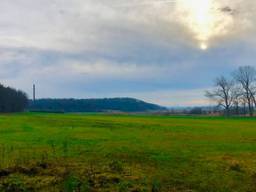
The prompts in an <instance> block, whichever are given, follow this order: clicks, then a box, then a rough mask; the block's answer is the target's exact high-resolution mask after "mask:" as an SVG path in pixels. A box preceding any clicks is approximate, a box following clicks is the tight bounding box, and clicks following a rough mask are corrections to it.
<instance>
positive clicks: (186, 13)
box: [176, 0, 233, 50]
mask: <svg viewBox="0 0 256 192" xmlns="http://www.w3.org/2000/svg"><path fill="white" fill-rule="evenodd" d="M176 12H177V15H178V19H179V21H180V22H181V23H182V24H183V25H184V26H185V27H187V28H188V29H189V30H190V31H191V32H192V34H193V38H194V39H195V40H196V41H198V44H199V48H200V49H202V50H206V49H207V48H208V47H209V46H210V41H214V38H215V37H218V36H223V35H226V34H227V33H229V32H230V29H231V27H232V25H233V15H232V14H231V13H230V12H231V8H229V7H226V6H224V5H223V4H222V3H221V2H219V1H217V0H178V1H176Z"/></svg>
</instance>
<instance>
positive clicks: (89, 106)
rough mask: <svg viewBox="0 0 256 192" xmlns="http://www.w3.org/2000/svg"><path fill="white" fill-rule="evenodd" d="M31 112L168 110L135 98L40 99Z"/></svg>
mask: <svg viewBox="0 0 256 192" xmlns="http://www.w3.org/2000/svg"><path fill="white" fill-rule="evenodd" d="M28 109H29V110H30V111H43V112H44V111H45V112H107V111H120V112H145V111H162V110H166V108H164V107H161V106H159V105H155V104H151V103H146V102H144V101H141V100H137V99H133V98H111V99H38V100H36V101H30V104H29V108H28Z"/></svg>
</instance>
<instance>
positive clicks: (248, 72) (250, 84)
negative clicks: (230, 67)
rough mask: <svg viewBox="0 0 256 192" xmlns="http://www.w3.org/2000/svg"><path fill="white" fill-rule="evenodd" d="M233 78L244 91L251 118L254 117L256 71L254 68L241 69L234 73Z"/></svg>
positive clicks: (245, 67)
mask: <svg viewBox="0 0 256 192" xmlns="http://www.w3.org/2000/svg"><path fill="white" fill-rule="evenodd" d="M233 76H234V79H235V80H236V81H237V82H238V83H239V84H240V86H241V88H242V89H243V96H244V97H245V99H246V101H247V105H248V108H249V113H250V116H253V112H254V106H253V105H255V106H256V99H255V93H256V91H255V84H256V69H255V68H254V67H252V66H244V67H239V68H238V70H237V71H235V72H234V74H233Z"/></svg>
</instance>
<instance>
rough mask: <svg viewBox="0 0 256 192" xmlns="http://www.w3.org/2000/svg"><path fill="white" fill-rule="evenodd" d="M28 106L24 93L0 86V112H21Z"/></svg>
mask: <svg viewBox="0 0 256 192" xmlns="http://www.w3.org/2000/svg"><path fill="white" fill-rule="evenodd" d="M27 105H28V97H27V95H26V93H24V92H23V91H20V90H16V89H13V88H11V87H5V86H4V85H2V84H0V112H1V113H10V112H21V111H24V110H25V108H26V107H27Z"/></svg>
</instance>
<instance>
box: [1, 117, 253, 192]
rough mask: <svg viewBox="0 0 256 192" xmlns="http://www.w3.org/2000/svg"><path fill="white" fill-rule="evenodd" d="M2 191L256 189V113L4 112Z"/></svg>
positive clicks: (203, 191) (2, 122) (224, 191)
mask: <svg viewBox="0 0 256 192" xmlns="http://www.w3.org/2000/svg"><path fill="white" fill-rule="evenodd" d="M0 191H12V192H13V191H14V192H15V191H17V192H19V191H80V192H83V191H113V192H114V191H120V192H125V191H133V192H139V191H152V192H158V191H187V192H188V191H202V192H207V191H212V192H218V191H220V192H222V191H223V192H228V191H256V119H250V118H230V119H225V118H221V117H168V116H128V115H100V114H80V115H79V114H37V113H34V114H33V113H24V114H15V115H1V116H0Z"/></svg>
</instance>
